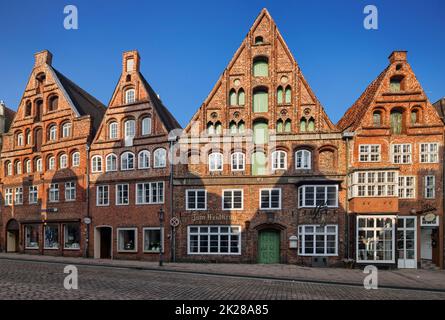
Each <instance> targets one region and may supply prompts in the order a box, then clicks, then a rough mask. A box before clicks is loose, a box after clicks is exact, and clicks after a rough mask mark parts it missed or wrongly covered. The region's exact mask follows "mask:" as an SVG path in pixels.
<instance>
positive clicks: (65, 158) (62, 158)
mask: <svg viewBox="0 0 445 320" xmlns="http://www.w3.org/2000/svg"><path fill="white" fill-rule="evenodd" d="M67 167H68V156H67V155H66V154H62V155H61V156H60V158H59V169H65V168H67Z"/></svg>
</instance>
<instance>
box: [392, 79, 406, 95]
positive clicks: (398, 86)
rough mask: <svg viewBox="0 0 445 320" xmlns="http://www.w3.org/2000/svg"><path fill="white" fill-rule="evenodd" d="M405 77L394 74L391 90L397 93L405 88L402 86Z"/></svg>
mask: <svg viewBox="0 0 445 320" xmlns="http://www.w3.org/2000/svg"><path fill="white" fill-rule="evenodd" d="M402 81H403V77H402V76H394V77H392V78H391V79H390V80H389V82H390V83H389V87H390V91H391V92H393V93H397V92H400V91H402V90H403V86H402Z"/></svg>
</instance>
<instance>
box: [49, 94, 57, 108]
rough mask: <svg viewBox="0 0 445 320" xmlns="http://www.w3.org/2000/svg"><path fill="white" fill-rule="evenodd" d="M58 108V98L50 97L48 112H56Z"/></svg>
mask: <svg viewBox="0 0 445 320" xmlns="http://www.w3.org/2000/svg"><path fill="white" fill-rule="evenodd" d="M58 107H59V97H58V96H55V95H54V96H51V97H49V99H48V111H56V110H57V108H58Z"/></svg>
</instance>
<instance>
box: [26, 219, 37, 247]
mask: <svg viewBox="0 0 445 320" xmlns="http://www.w3.org/2000/svg"><path fill="white" fill-rule="evenodd" d="M25 248H26V249H38V248H39V226H38V225H26V226H25Z"/></svg>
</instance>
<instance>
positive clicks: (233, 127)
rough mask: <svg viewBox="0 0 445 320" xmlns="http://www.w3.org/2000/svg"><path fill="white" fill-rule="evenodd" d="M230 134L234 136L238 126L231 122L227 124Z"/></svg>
mask: <svg viewBox="0 0 445 320" xmlns="http://www.w3.org/2000/svg"><path fill="white" fill-rule="evenodd" d="M229 131H230V134H236V133H237V132H238V126H237V125H236V122H235V121H231V122H230V124H229Z"/></svg>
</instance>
